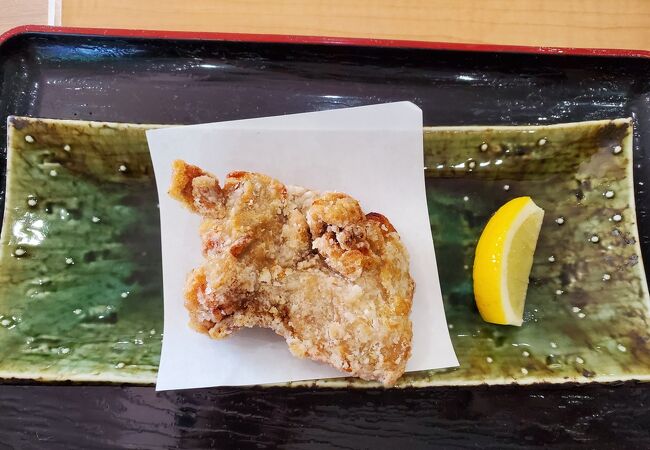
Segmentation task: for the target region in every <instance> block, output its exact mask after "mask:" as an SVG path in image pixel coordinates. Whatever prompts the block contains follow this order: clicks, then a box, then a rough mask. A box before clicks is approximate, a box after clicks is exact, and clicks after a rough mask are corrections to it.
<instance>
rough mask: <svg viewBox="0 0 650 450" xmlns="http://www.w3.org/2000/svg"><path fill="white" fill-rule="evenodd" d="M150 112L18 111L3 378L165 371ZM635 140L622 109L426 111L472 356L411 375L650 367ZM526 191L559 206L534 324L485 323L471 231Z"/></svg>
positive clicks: (532, 375)
mask: <svg viewBox="0 0 650 450" xmlns="http://www.w3.org/2000/svg"><path fill="white" fill-rule="evenodd" d="M152 127H153V126H146V125H130V124H115V123H99V122H81V121H63V120H49V119H29V118H18V117H11V118H9V126H8V170H7V190H6V204H5V213H4V223H3V227H2V236H1V238H0V377H3V378H20V379H38V380H44V381H61V380H73V381H100V382H133V383H145V384H147V383H154V382H155V378H156V370H157V367H158V361H159V354H160V346H161V338H162V335H161V331H162V316H163V315H162V305H163V303H162V273H161V272H162V271H161V261H160V231H159V215H158V209H157V195H156V187H155V181H154V175H153V168H152V165H151V160H150V158H149V153H148V149H147V144H146V139H145V134H144V132H145V130H147V129H149V128H152ZM631 149H632V123H631V121H630V120H627V119H617V120H611V121H609V120H608V121H598V122H585V123H576V124H565V125H555V126H543V127H533V126H531V127H445V128H425V130H424V151H425V165H426V167H425V174H426V186H427V198H428V202H429V214H430V220H431V230H432V233H433V237H434V241H435V245H436V253H437V260H438V262H439V271H440V277H441V285H442V291H443V296H444V301H445V310H446V314H447V320H448V322H449V328H450V330H449V331H450V333H451V336H452V340H453V343H454V347H455V349H456V353H457V355H458V358H459V360H460V367H458V368H454V369H448V370H439V371H425V372H414V373H409V374H407V375H405V376H404V377H403V378H402V380H401V381H400V383H399V385H400V386H431V385H457V384H481V383H488V384H503V383H521V384H524V383H534V382H565V381H573V382H589V381H614V380H627V379H638V380H648V379H650V346H649V338H650V334H649V328H648V317H649V314H648V312H649V303H650V299H649V296H648V291H647V285H646V280H645V272H644V269H643V264H642V260H641V253H640V248H639V244H638V235H637V229H636V215H635V207H634V189H633V180H632V170H631V168H632V150H631ZM522 195H529V196H531V197H532V198H533V199H534V200H535V202H536V203H537V204H538V205H539V206H541V207H542V208H544V209H545V210H546V215H545V218H544V224H543V226H542V231H541V235H540V240H539V243H538V246H537V251H536V253H535V263H534V266H533V271H532V274H531V283H530V287H529V291H528V297H527V301H526V312H525V318H524V325H523V326H522V327H521V328H518V327H508V326H498V325H491V324H487V323H485V322H483V321H482V320H481V318H480V316H479V315H478V312H477V310H476V307H475V305H474V300H473V294H472V278H471V267H472V259H473V252H474V247H475V245H476V242H477V240H478V237H479V235H480V233H481V231H482V228H483V226H484V225H485V223H486V222H487V220H488V219H489V217H490V215H491V214H492V213H493V212H494V211H496V210H497V209H498V208H499V206H501V205H502V204H503V203H505V202H506V201H508V200H509V199H511V198H514V197H518V196H522ZM308 383H309V384H312V383H314V382H308ZM304 384H306V383H305V382H303V383H292V384H291V385H304ZM316 384H317V385H322V386H370V385H372V384H371V383H366V382H360V381H358V380H354V379H334V380H322V381H318V382H316Z"/></svg>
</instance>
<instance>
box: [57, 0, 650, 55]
mask: <svg viewBox="0 0 650 450" xmlns="http://www.w3.org/2000/svg"><path fill="white" fill-rule="evenodd" d="M62 2H63V3H62V16H61V23H62V24H63V25H69V26H83V27H117V28H141V29H168V30H191V31H221V32H241V33H272V34H295V35H321V36H348V37H375V38H390V39H412V40H426V41H447V42H471V43H492V44H513V45H533V46H562V47H604V48H634V49H650V1H648V0H628V1H626V2H624V3H621V2H611V1H605V0H578V1H566V0H547V1H544V2H539V1H538V0H525V1H524V0H520V1H516V2H513V1H510V0H462V1H453V2H451V1H449V0H429V1H424V0H402V1H399V2H396V1H394V0H374V1H370V0H362V1H358V2H350V1H349V0H321V1H314V0H275V1H271V2H270V1H267V0H230V1H223V0H222V1H215V0H192V1H185V2H160V1H159V0H139V1H133V0H112V1H110V2H107V1H101V0H62Z"/></svg>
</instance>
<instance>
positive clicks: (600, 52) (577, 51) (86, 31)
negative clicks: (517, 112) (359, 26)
mask: <svg viewBox="0 0 650 450" xmlns="http://www.w3.org/2000/svg"><path fill="white" fill-rule="evenodd" d="M24 33H60V34H81V35H95V36H115V37H140V38H158V39H187V40H211V41H239V42H268V43H291V44H327V45H355V46H362V47H393V48H417V49H428V50H455V51H474V52H503V53H530V54H551V55H582V56H623V57H636V58H650V50H627V49H609V48H571V47H566V48H565V47H534V46H525V45H499V44H464V43H453V42H428V41H409V40H397V39H372V38H348V37H331V36H296V35H281V34H249V33H219V32H198V31H166V30H128V29H120V28H78V27H57V26H50V25H21V26H18V27H15V28H11V29H9V30H7V31H5V32H4V33H2V34H1V35H0V45H2V44H4V43H5V42H6V41H7V40H9V39H10V38H12V37H15V36H18V35H20V34H24Z"/></svg>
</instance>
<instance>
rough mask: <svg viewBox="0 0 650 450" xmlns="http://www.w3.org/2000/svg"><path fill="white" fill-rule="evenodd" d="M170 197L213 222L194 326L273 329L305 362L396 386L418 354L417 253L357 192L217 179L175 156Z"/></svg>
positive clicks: (208, 224) (197, 280)
mask: <svg viewBox="0 0 650 450" xmlns="http://www.w3.org/2000/svg"><path fill="white" fill-rule="evenodd" d="M169 193H170V195H171V196H172V197H174V198H175V199H177V200H179V201H181V202H182V203H183V204H184V205H185V206H186V207H188V208H189V209H190V210H191V211H193V212H195V213H197V214H200V215H201V216H202V218H203V221H202V224H201V227H200V234H201V238H202V242H203V255H204V257H205V263H204V264H203V265H202V266H200V267H198V268H196V269H195V270H193V271H192V273H190V275H189V276H188V280H187V285H186V290H185V306H186V307H187V310H188V311H189V313H190V325H191V326H192V327H193V328H194V329H196V330H197V331H200V332H202V333H207V334H209V335H210V336H211V337H213V338H215V339H219V338H223V337H226V336H228V335H229V334H231V333H232V332H234V331H237V330H238V329H239V328H242V327H265V328H270V329H272V330H273V331H275V332H276V333H277V334H279V335H281V336H283V337H284V338H285V339H286V341H287V344H288V345H289V349H290V350H291V352H292V353H293V354H294V355H295V356H298V357H305V358H310V359H313V360H316V361H322V362H326V363H329V364H330V365H332V366H334V367H335V368H337V369H339V370H342V371H344V372H347V373H348V374H350V375H351V376H357V377H360V378H363V379H365V380H376V381H380V382H381V383H383V384H384V385H386V386H391V385H393V384H394V383H395V382H396V381H397V379H398V378H399V377H400V376H401V375H402V374H403V373H404V368H405V366H406V361H407V360H408V358H409V356H410V354H411V337H412V330H411V321H410V319H409V313H410V311H411V301H412V298H413V290H414V283H413V280H412V279H411V276H410V274H409V260H408V253H407V251H406V249H405V248H404V246H403V245H402V243H401V241H400V238H399V235H398V234H397V232H396V231H395V229H394V228H393V226H392V225H391V224H390V222H389V221H388V219H386V218H385V217H384V216H382V215H381V214H377V213H370V214H364V213H363V211H362V210H361V207H360V206H359V203H358V202H357V201H356V200H355V199H353V198H352V197H350V196H348V195H345V194H341V193H335V192H325V193H318V192H313V191H309V190H306V189H304V188H301V187H293V186H285V185H283V184H282V183H280V182H278V181H277V180H274V179H273V178H270V177H268V176H266V175H262V174H259V173H250V172H233V173H230V174H228V176H227V178H226V181H225V183H224V185H223V187H221V186H219V182H218V180H217V178H216V177H214V176H213V175H211V174H209V173H207V172H205V171H203V170H202V169H200V168H199V167H196V166H192V165H190V164H187V163H185V162H184V161H176V162H175V163H174V175H173V180H172V185H171V188H170V191H169Z"/></svg>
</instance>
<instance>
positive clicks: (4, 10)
mask: <svg viewBox="0 0 650 450" xmlns="http://www.w3.org/2000/svg"><path fill="white" fill-rule="evenodd" d="M47 4H48V3H47V0H0V33H3V32H5V31H6V30H9V29H10V28H13V27H17V26H19V25H25V24H35V25H45V24H47Z"/></svg>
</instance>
